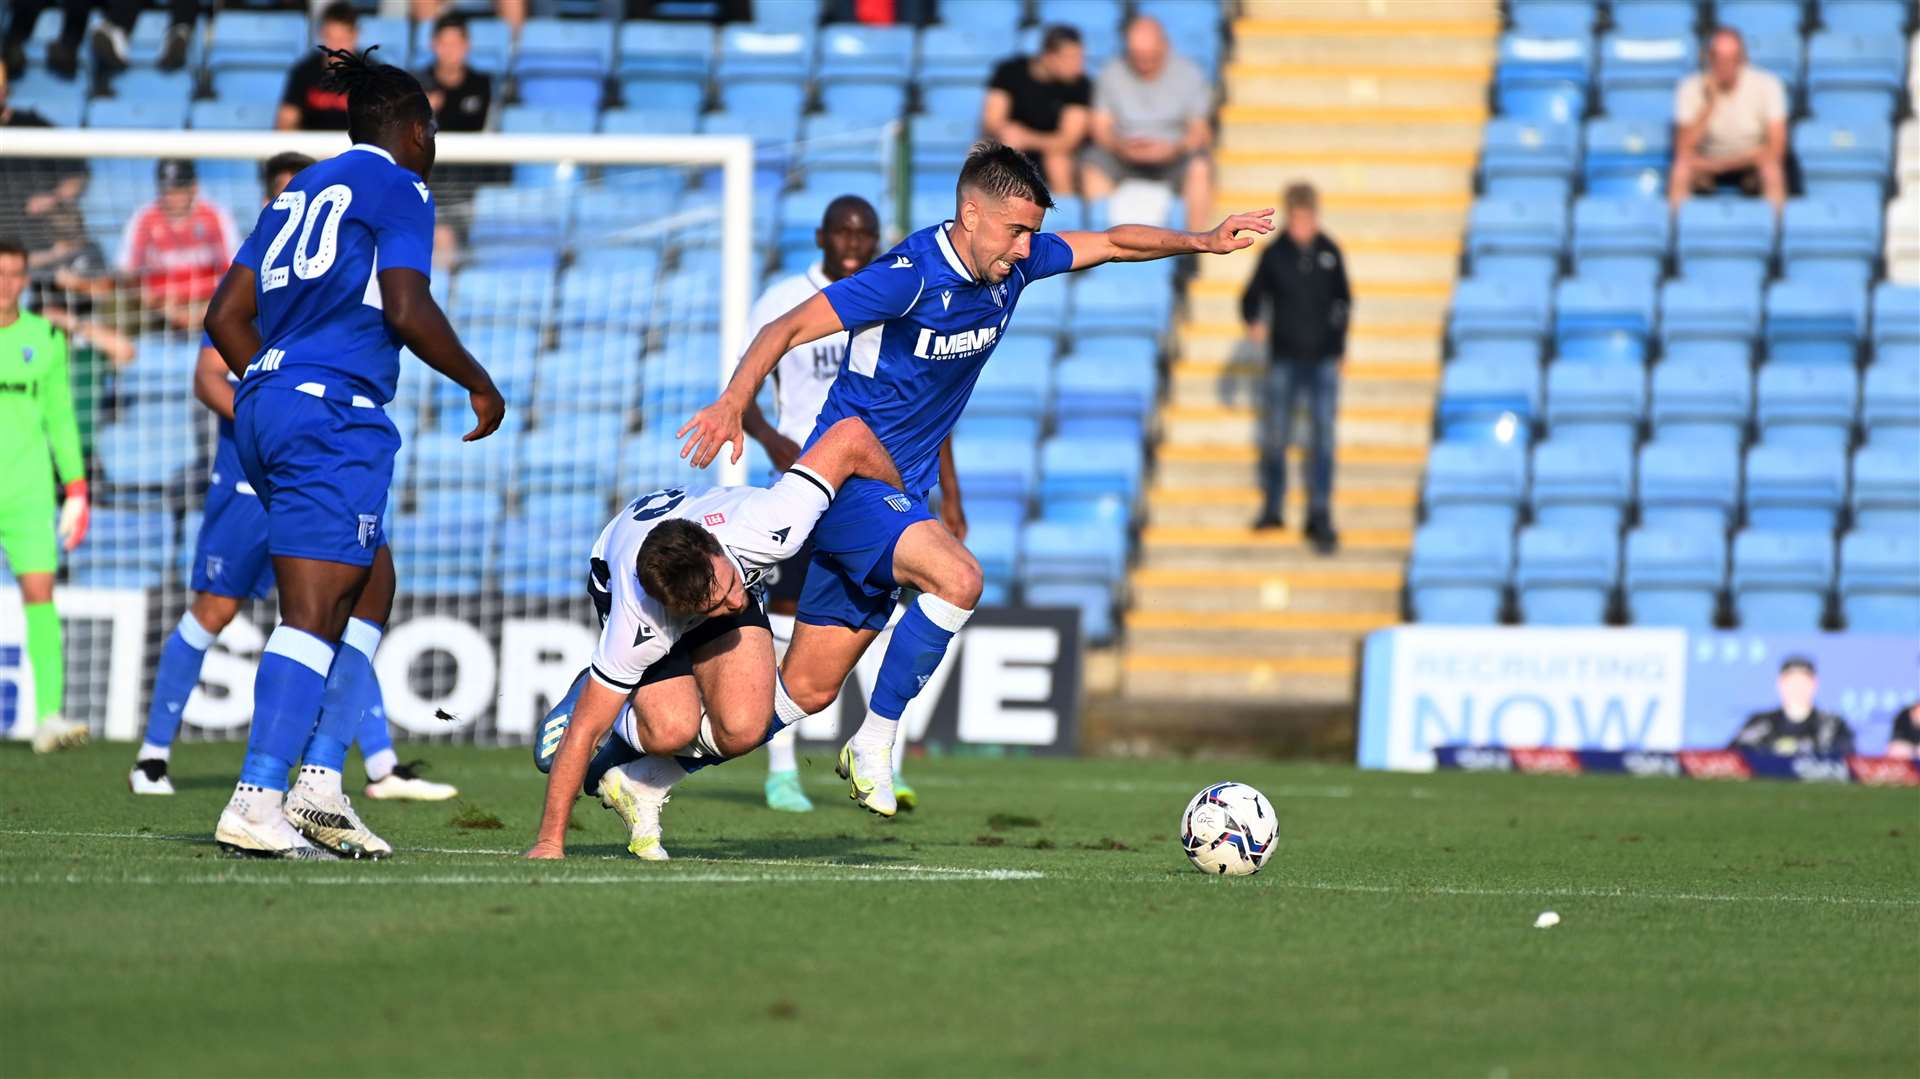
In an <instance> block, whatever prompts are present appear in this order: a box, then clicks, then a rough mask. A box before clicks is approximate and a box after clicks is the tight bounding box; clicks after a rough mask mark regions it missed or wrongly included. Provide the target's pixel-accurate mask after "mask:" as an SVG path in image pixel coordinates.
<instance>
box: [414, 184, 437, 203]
mask: <svg viewBox="0 0 1920 1079" xmlns="http://www.w3.org/2000/svg"><path fill="white" fill-rule="evenodd" d="M413 189H414V190H415V191H418V192H420V201H421V202H429V201H432V198H433V196H431V195H429V194H427V185H426V184H423V183H421V182H420V181H418V180H415V181H414V182H413Z"/></svg>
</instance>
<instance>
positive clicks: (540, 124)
mask: <svg viewBox="0 0 1920 1079" xmlns="http://www.w3.org/2000/svg"><path fill="white" fill-rule="evenodd" d="M599 119H600V118H599V116H597V115H596V114H595V113H594V112H593V111H591V110H585V109H578V108H554V107H550V106H547V107H534V106H532V105H508V106H507V107H506V108H504V109H501V110H500V130H501V131H503V132H505V133H506V134H509V135H591V134H592V133H593V129H594V128H595V127H597V126H599Z"/></svg>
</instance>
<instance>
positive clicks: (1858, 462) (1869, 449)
mask: <svg viewBox="0 0 1920 1079" xmlns="http://www.w3.org/2000/svg"><path fill="white" fill-rule="evenodd" d="M1914 452H1915V450H1914V447H1913V446H1911V445H1876V444H1869V445H1865V446H1862V447H1860V448H1859V449H1858V450H1855V451H1854V454H1853V493H1852V495H1851V497H1850V499H1849V501H1848V505H1849V506H1850V507H1851V508H1852V510H1853V527H1854V528H1855V529H1857V530H1860V531H1864V532H1894V533H1899V534H1902V535H1908V536H1912V535H1920V472H1916V471H1915V470H1914V467H1913V461H1914Z"/></svg>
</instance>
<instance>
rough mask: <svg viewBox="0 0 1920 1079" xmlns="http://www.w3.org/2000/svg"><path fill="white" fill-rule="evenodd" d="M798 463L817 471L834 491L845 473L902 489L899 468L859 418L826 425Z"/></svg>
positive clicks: (842, 481) (902, 484) (841, 482)
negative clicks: (831, 485) (825, 431)
mask: <svg viewBox="0 0 1920 1079" xmlns="http://www.w3.org/2000/svg"><path fill="white" fill-rule="evenodd" d="M798 463H799V464H803V465H806V466H807V467H808V468H809V469H811V470H813V471H814V472H817V473H819V474H820V478H822V479H824V480H826V481H827V482H828V483H831V484H833V486H834V488H835V489H836V490H838V489H839V487H840V485H841V484H843V483H845V482H847V477H849V476H864V477H866V478H867V479H870V480H879V481H880V482H881V483H884V484H886V485H887V486H889V487H899V488H904V487H905V483H904V482H903V481H902V480H901V479H900V470H899V468H898V467H896V466H895V465H894V463H893V457H892V456H891V455H890V454H888V453H887V448H886V447H885V446H882V445H881V444H880V440H879V439H877V438H875V437H873V431H872V430H871V429H870V428H868V427H867V425H866V422H865V421H863V420H859V419H855V418H853V417H848V418H846V419H844V420H841V421H840V422H839V423H836V424H834V425H833V426H832V427H829V428H827V433H826V434H824V435H821V436H820V439H819V441H817V442H815V443H814V444H813V446H812V448H810V449H808V450H807V452H806V453H804V454H801V455H800V460H799V462H798Z"/></svg>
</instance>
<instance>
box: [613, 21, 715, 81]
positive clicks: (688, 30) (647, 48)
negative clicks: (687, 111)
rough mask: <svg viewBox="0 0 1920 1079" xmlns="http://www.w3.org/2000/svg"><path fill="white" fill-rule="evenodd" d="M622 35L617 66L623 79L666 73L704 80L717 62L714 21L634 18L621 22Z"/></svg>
mask: <svg viewBox="0 0 1920 1079" xmlns="http://www.w3.org/2000/svg"><path fill="white" fill-rule="evenodd" d="M618 39H619V60H618V61H617V62H616V63H615V65H614V70H615V71H616V72H618V74H619V75H620V77H621V78H622V79H625V78H627V77H629V76H634V75H650V76H663V75H664V76H679V77H682V78H687V79H693V80H699V81H704V80H705V79H706V76H707V70H708V68H709V67H710V66H711V65H712V63H713V26H712V24H710V23H692V22H654V21H648V20H640V19H633V20H629V21H627V22H623V23H621V24H620V32H619V35H618Z"/></svg>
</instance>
